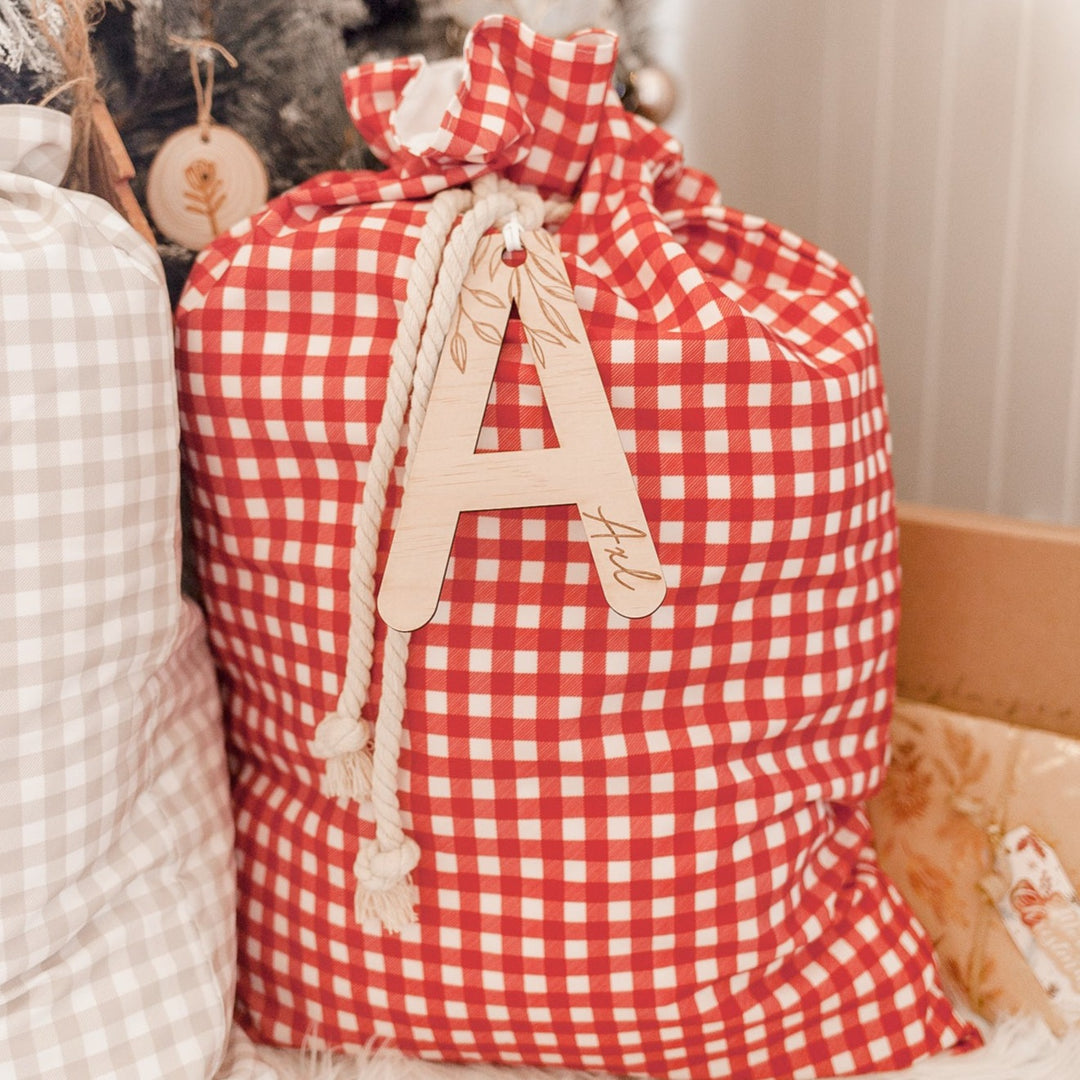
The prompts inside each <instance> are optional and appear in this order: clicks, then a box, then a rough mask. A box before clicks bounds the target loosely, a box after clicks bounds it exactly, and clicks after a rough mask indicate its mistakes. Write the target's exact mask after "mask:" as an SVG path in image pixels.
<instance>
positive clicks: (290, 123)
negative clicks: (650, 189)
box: [0, 0, 651, 298]
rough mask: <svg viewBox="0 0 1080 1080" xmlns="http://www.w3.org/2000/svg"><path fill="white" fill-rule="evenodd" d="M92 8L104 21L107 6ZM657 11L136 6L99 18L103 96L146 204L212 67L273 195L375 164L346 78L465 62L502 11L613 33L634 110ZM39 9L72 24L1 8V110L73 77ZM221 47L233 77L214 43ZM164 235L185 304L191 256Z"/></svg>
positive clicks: (225, 119) (551, 5)
mask: <svg viewBox="0 0 1080 1080" xmlns="http://www.w3.org/2000/svg"><path fill="white" fill-rule="evenodd" d="M69 6H70V5H69ZM85 6H86V7H88V8H90V9H91V12H92V13H93V9H94V8H97V7H98V6H99V4H98V3H94V2H90V3H89V4H86V5H85ZM650 6H651V5H650V4H649V3H648V2H647V0H517V2H502V3H499V2H485V0H305V2H297V0H125V2H124V3H123V4H117V5H116V6H113V5H112V4H109V5H108V6H105V7H104V8H103V10H101V11H99V12H97V13H94V19H93V21H94V24H95V25H94V27H93V34H92V44H93V50H94V58H95V61H96V67H97V77H98V85H99V89H100V91H101V93H102V95H103V96H104V98H105V101H106V103H107V105H108V107H109V110H110V112H111V113H112V115H113V118H114V120H115V121H116V125H117V127H118V128H119V131H120V134H121V136H122V138H123V141H124V144H125V145H126V147H127V150H128V153H129V154H130V156H131V158H132V161H133V163H134V165H135V173H136V175H135V179H134V181H133V184H132V186H133V188H134V191H135V194H136V195H137V197H138V198H139V200H140V201H141V202H142V203H143V204H144V205H145V201H146V200H145V185H146V178H147V174H148V171H149V168H150V164H151V162H152V160H153V158H154V155H155V154H156V153H157V151H158V149H159V148H160V146H161V145H162V143H163V142H164V140H165V139H166V138H168V136H170V135H171V134H173V133H174V132H176V131H178V130H180V129H182V128H184V127H186V126H188V125H191V124H192V123H193V122H194V121H195V118H196V89H195V86H194V83H193V77H192V75H193V73H192V56H193V53H194V56H195V58H196V60H197V61H198V63H199V64H200V65H201V66H202V69H203V70H204V71H205V69H206V68H207V67H208V65H211V64H212V65H213V66H214V71H213V79H214V81H213V97H212V115H213V118H214V121H215V122H216V123H218V124H220V125H224V126H227V127H229V128H232V129H233V130H234V131H236V132H238V133H239V134H240V135H242V136H243V137H244V138H245V139H247V141H248V142H249V143H250V144H251V145H252V146H253V147H254V149H255V151H256V152H257V153H258V156H259V157H260V158H261V159H262V162H263V164H264V165H265V167H266V171H267V175H268V180H269V192H270V195H271V196H273V195H276V194H279V193H280V192H282V191H285V190H286V189H288V188H290V187H292V186H293V185H295V184H297V183H299V182H301V181H303V180H306V179H308V178H309V177H311V176H313V175H316V174H317V173H320V172H324V171H327V170H329V169H351V168H360V167H372V166H374V165H375V164H376V163H375V161H374V159H373V157H372V156H371V154H370V152H369V151H368V150H367V147H366V146H364V144H363V142H362V141H361V139H360V138H359V136H358V135H357V134H356V130H355V128H354V126H353V124H352V122H351V121H350V119H349V117H348V115H347V113H346V111H345V105H344V100H343V97H342V91H341V73H342V72H343V71H344V70H345V69H346V68H348V67H350V66H352V65H354V64H357V63H361V62H367V61H370V60H374V59H378V58H385V57H394V56H403V55H406V54H412V53H420V54H423V55H425V56H426V57H427V58H428V59H431V60H435V59H440V58H443V57H446V56H450V55H453V54H457V53H459V52H460V50H461V46H462V44H463V41H464V38H465V35H466V33H467V31H468V29H469V28H470V27H471V26H472V24H473V22H474V21H475V20H476V19H477V18H480V17H482V16H483V15H485V14H490V13H493V12H503V13H509V14H513V15H516V16H518V17H519V18H521V19H522V21H523V22H525V23H527V24H528V25H530V26H532V27H533V29H535V30H538V31H540V32H542V33H545V34H549V35H551V36H563V35H565V34H567V33H571V32H573V31H574V30H577V29H581V28H584V27H588V26H595V27H605V28H610V29H613V30H615V31H616V32H617V33H619V35H620V56H621V60H620V66H619V69H618V74H617V89H618V90H619V92H620V93H621V94H622V95H623V97H624V100H625V101H626V103H627V105H628V107H632V108H633V107H638V106H640V105H641V102H639V100H638V97H637V95H636V93H635V89H636V85H635V74H637V73H639V72H640V71H641V70H642V69H643V68H645V67H646V66H647V65H648V61H649V53H648V37H649V33H648V31H649V27H648V9H649V8H650ZM35 13H37V19H40V18H44V19H45V20H52V23H53V24H54V25H56V24H57V23H58V22H62V12H61V11H60V5H58V4H57V3H54V2H51V0H49V2H46V0H0V100H4V101H35V100H40V98H41V96H42V94H43V93H44V92H45V90H46V89H47V88H48V87H49V86H51V85H56V84H57V83H58V82H60V81H62V71H61V69H60V66H59V65H58V64H57V63H56V61H55V57H54V56H53V55H52V53H51V51H50V48H49V46H48V42H47V41H45V40H44V39H43V37H42V34H41V31H40V27H39V25H38V22H37V19H36V18H35ZM211 41H212V42H214V43H216V44H217V45H218V46H220V47H221V48H222V49H223V50H225V51H226V52H227V53H228V55H229V57H231V58H233V59H235V61H236V63H235V67H234V66H231V64H230V63H228V62H226V60H225V59H223V55H224V54H222V53H221V52H219V51H217V50H215V49H212V48H211V47H210V46H209V45H207V44H205V43H206V42H211ZM638 85H641V84H638ZM64 101H65V98H64V97H61V98H60V99H59V101H58V104H59V105H60V106H61V107H62V106H63V104H64ZM647 104H648V103H647V102H646V105H647ZM159 239H160V240H161V243H160V245H159V249H160V251H161V254H162V258H163V261H164V262H165V265H166V269H167V272H168V276H169V280H170V287H171V289H172V291H173V295H174V298H175V296H176V294H177V292H178V289H179V287H180V285H181V284H182V282H183V279H184V277H185V276H186V274H187V270H188V268H189V267H190V264H191V260H192V258H193V253H192V252H191V251H188V250H186V249H184V248H181V247H179V246H178V245H176V244H174V243H170V242H168V241H167V240H166V239H165V238H164V237H159Z"/></svg>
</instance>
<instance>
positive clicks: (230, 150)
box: [146, 8, 270, 251]
mask: <svg viewBox="0 0 1080 1080" xmlns="http://www.w3.org/2000/svg"><path fill="white" fill-rule="evenodd" d="M203 28H204V30H205V31H207V33H206V36H204V37H201V38H178V37H170V41H172V42H173V44H174V45H177V46H181V47H186V48H187V50H188V55H189V58H190V63H191V81H192V85H193V86H194V89H195V105H196V117H195V123H194V124H192V125H191V126H190V127H186V128H181V129H180V130H179V131H177V132H174V133H173V134H172V135H170V136H169V138H167V139H166V140H165V142H164V143H162V144H161V148H160V149H159V150H158V152H157V155H156V156H155V157H154V160H153V162H152V163H151V165H150V173H149V175H148V177H147V181H146V202H147V205H148V206H149V208H150V216H151V218H153V221H154V224H155V225H156V226H157V228H158V230H159V231H160V232H161V233H163V234H164V235H165V236H166V237H168V238H169V239H170V240H173V241H175V242H176V243H178V244H180V245H181V246H182V247H186V248H188V249H189V250H191V251H199V250H201V249H202V248H203V247H205V246H206V245H207V244H208V243H210V241H211V240H213V239H214V237H216V236H218V235H220V234H221V233H223V232H225V231H226V230H227V229H229V228H231V227H232V226H233V225H235V224H236V223H237V222H238V221H242V220H243V219H244V218H246V217H249V216H250V215H251V214H253V213H254V212H255V211H256V210H258V209H259V207H260V206H262V205H263V203H265V202H266V199H267V196H268V195H269V189H270V185H269V180H268V178H267V175H266V167H265V166H264V165H263V163H262V159H261V158H260V157H259V155H258V154H257V153H256V151H255V148H254V147H253V146H252V145H251V143H249V142H248V141H247V139H245V138H244V137H243V136H242V135H240V134H239V133H238V132H236V131H234V130H233V129H232V128H230V127H227V126H225V125H222V124H218V123H216V122H215V120H214V117H213V113H212V111H211V110H212V107H213V103H214V63H215V54H218V55H220V56H221V57H222V58H223V59H224V60H225V62H226V63H227V64H229V66H230V67H233V68H235V67H237V66H238V65H237V61H236V58H235V57H234V56H233V55H232V53H230V52H229V50H228V49H226V48H225V47H224V46H223V45H221V44H219V43H218V42H216V41H214V40H213V39H212V38H211V36H210V33H209V30H210V20H209V16H208V12H207V11H206V9H205V8H204V13H203ZM201 62H204V63H205V69H206V74H205V76H204V75H203V74H202V72H201V71H200V63H201Z"/></svg>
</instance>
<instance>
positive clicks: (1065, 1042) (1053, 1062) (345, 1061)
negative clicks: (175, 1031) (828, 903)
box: [216, 1019, 1080, 1080]
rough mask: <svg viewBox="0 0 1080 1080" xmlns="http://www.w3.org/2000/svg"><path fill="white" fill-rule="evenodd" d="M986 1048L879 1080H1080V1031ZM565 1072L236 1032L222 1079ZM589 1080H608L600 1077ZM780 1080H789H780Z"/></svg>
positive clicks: (513, 1076) (990, 1038)
mask: <svg viewBox="0 0 1080 1080" xmlns="http://www.w3.org/2000/svg"><path fill="white" fill-rule="evenodd" d="M984 1036H985V1038H986V1046H984V1047H983V1048H982V1049H980V1050H974V1051H972V1052H971V1053H969V1054H964V1055H961V1056H951V1055H943V1056H941V1057H938V1058H930V1059H928V1060H927V1061H924V1062H921V1063H920V1064H918V1065H916V1066H914V1067H913V1068H911V1069H906V1070H904V1071H903V1072H890V1073H875V1074H874V1076H875V1078H876V1080H1080V1029H1075V1030H1073V1031H1072V1032H1071V1033H1070V1034H1069V1035H1068V1036H1066V1037H1065V1038H1064V1039H1061V1040H1059V1039H1057V1038H1055V1037H1054V1035H1052V1034H1051V1032H1050V1031H1049V1030H1048V1029H1047V1028H1046V1027H1045V1026H1044V1025H1043V1024H1041V1023H1039V1022H1037V1021H1031V1020H1021V1019H1015V1020H1010V1021H1009V1022H1007V1023H1004V1024H1001V1025H1000V1026H998V1027H997V1028H994V1029H992V1030H984ZM585 1076H586V1074H584V1073H577V1072H568V1071H566V1070H558V1069H553V1070H542V1069H534V1068H507V1067H505V1066H498V1065H446V1064H438V1063H436V1062H430V1061H417V1060H413V1059H410V1058H405V1057H402V1056H401V1055H400V1054H398V1053H396V1052H395V1051H393V1050H387V1049H381V1050H378V1051H375V1052H372V1053H370V1054H367V1055H365V1056H363V1057H344V1056H341V1055H328V1054H319V1053H308V1052H305V1051H295V1050H273V1049H269V1048H267V1047H260V1046H255V1045H254V1044H253V1043H252V1042H251V1040H250V1039H248V1038H247V1036H246V1035H244V1034H243V1032H241V1031H240V1030H239V1029H234V1032H233V1038H232V1043H231V1045H230V1048H229V1054H228V1057H227V1059H226V1061H225V1063H224V1064H223V1066H222V1068H221V1070H220V1071H219V1072H218V1074H217V1077H216V1080H585ZM590 1080H605V1078H602V1077H598V1076H596V1075H595V1074H593V1075H592V1076H591V1078H590ZM777 1080H787V1078H780V1077H778V1078H777Z"/></svg>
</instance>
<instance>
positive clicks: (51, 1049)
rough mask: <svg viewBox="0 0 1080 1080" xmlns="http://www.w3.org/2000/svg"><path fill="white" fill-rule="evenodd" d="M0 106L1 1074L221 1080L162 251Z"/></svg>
mask: <svg viewBox="0 0 1080 1080" xmlns="http://www.w3.org/2000/svg"><path fill="white" fill-rule="evenodd" d="M69 138H70V125H69V121H68V118H67V117H66V116H63V115H60V114H57V113H54V112H51V111H48V110H45V109H39V108H35V107H31V106H4V107H0V523H2V524H0V801H2V805H0V1075H2V1076H5V1077H7V1076H13V1077H20V1078H22V1077H39V1076H50V1077H52V1076H56V1077H61V1076H62V1077H94V1078H95V1080H103V1078H106V1077H125V1078H126V1077H132V1078H136V1077H137V1078H140V1080H142V1078H154V1080H162V1078H166V1077H204V1076H211V1075H212V1074H213V1073H214V1071H215V1069H216V1067H217V1065H218V1063H219V1061H220V1059H221V1057H222V1054H223V1052H224V1047H225V1044H226V1041H227V1036H228V1026H229V1017H230V1013H231V1004H232V995H233V986H234V979H235V961H234V948H235V941H234V933H235V931H234V879H233V867H232V825H231V817H230V813H229V802H228V781H227V774H226V769H225V759H224V749H223V736H222V730H221V715H220V704H219V698H218V694H217V690H216V685H215V679H214V673H213V670H212V666H211V661H210V658H209V654H208V652H207V649H206V644H205V638H204V628H203V623H202V618H201V615H200V614H199V612H198V611H197V609H196V608H195V607H194V606H193V605H191V604H190V603H189V602H187V601H185V600H183V599H182V598H181V593H180V584H179V568H180V567H179V543H178V533H179V522H178V487H179V461H178V450H177V445H178V437H179V422H178V417H177V408H176V387H175V380H174V374H173V365H172V330H171V316H170V312H169V305H168V298H167V294H166V290H165V286H164V282H163V278H162V274H161V270H160V266H159V264H158V261H157V256H156V254H155V253H154V252H153V250H152V249H151V248H150V247H149V246H148V245H147V244H146V243H145V242H144V241H143V240H141V239H140V238H139V237H138V236H137V235H136V234H135V233H134V232H133V231H132V230H131V229H130V228H129V227H128V226H127V224H126V223H125V222H124V221H123V220H122V218H121V217H120V216H119V215H117V214H116V213H114V212H113V211H112V210H111V209H109V208H108V207H107V206H106V205H105V204H104V203H103V202H101V201H100V200H98V199H95V198H93V197H91V196H87V195H79V194H75V193H72V192H69V191H65V190H62V189H60V188H58V187H57V184H58V182H59V180H60V177H61V175H62V173H63V171H64V165H65V160H66V155H67V146H68V142H69Z"/></svg>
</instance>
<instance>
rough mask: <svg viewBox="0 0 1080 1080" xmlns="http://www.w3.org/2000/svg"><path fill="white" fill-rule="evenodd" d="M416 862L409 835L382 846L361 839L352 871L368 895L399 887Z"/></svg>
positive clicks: (416, 847)
mask: <svg viewBox="0 0 1080 1080" xmlns="http://www.w3.org/2000/svg"><path fill="white" fill-rule="evenodd" d="M419 862H420V847H419V845H418V844H417V843H416V841H415V840H413V839H412V837H410V836H403V837H402V838H401V839H400V840H399V841H398V842H397V843H396V844H393V845H390V846H387V847H383V846H382V845H380V844H379V842H378V840H363V841H361V843H360V850H359V852H358V853H357V855H356V862H355V863H354V864H353V870H354V872H355V873H356V880H357V881H358V882H359V883H360V885H362V886H363V887H364V888H365V889H366V890H368V892H373V893H382V892H389V891H390V890H391V889H393V888H395V887H396V886H398V885H400V884H401V882H402V881H404V880H405V878H407V877H408V876H409V875H410V874H411V873H412V872H413V871H414V870H415V869H416V866H417V863H419Z"/></svg>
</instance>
